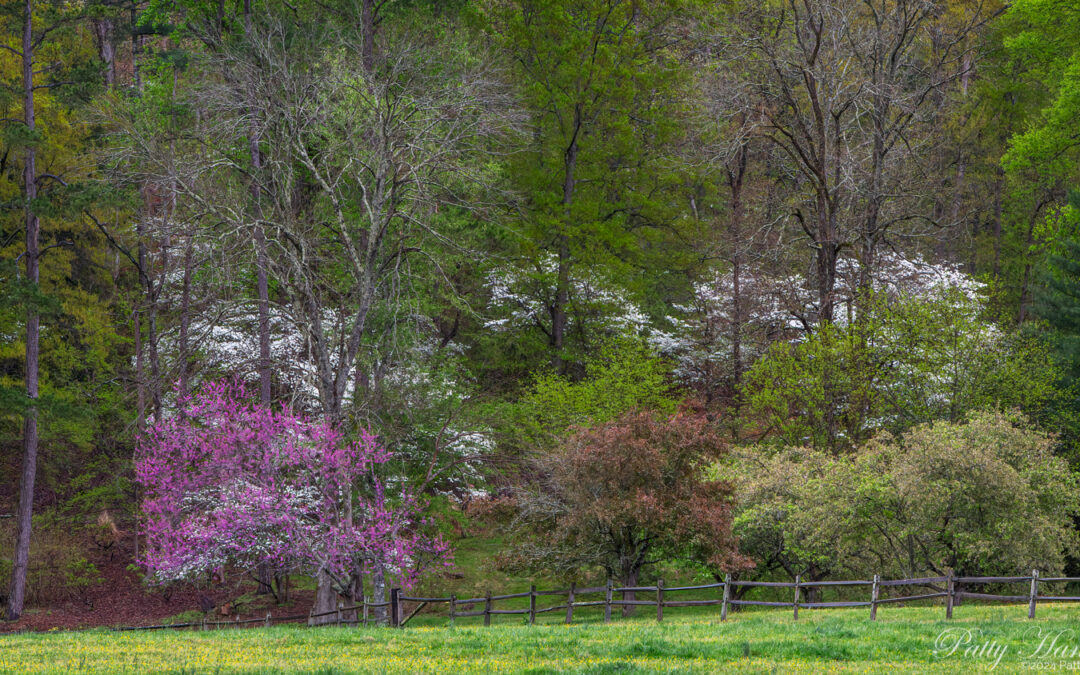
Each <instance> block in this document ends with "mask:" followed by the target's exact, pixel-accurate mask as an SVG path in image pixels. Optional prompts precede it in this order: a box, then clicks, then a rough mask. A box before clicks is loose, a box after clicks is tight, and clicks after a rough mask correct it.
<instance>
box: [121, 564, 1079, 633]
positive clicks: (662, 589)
mask: <svg viewBox="0 0 1080 675" xmlns="http://www.w3.org/2000/svg"><path fill="white" fill-rule="evenodd" d="M1040 583H1042V584H1048V583H1057V584H1067V583H1080V577H1045V578H1040V577H1039V572H1038V570H1032V572H1031V574H1030V575H1029V576H1013V577H971V576H968V577H958V576H953V575H951V574H950V575H947V576H940V577H918V578H914V579H881V578H880V577H879V576H877V575H875V576H874V578H873V579H872V580H850V581H803V580H802V578H801V577H800V576H796V577H795V580H794V581H739V580H733V579H732V578H731V575H726V576H725V577H724V581H720V582H716V583H711V584H699V585H695V586H673V587H667V586H665V585H664V581H663V579H660V580H658V581H657V582H656V585H654V586H615V585H614V584H613V583H612V582H611V581H609V582H608V583H607V585H605V586H585V587H578V586H576V585H575V584H571V585H570V587H569V588H562V589H553V590H537V588H536V586H532V587H530V589H529V590H528V591H526V592H521V593H506V594H502V595H491V594H486V595H484V596H483V597H477V598H458V597H457V596H456V595H451V596H449V597H445V598H442V597H427V596H411V595H404V594H403V593H402V592H401V589H399V588H392V589H390V599H389V600H388V601H384V602H374V601H371V600H370V599H369V598H367V597H365V598H364V599H363V602H361V603H359V604H355V605H351V606H344V605H342V604H339V605H338V607H337V609H335V610H332V611H329V612H320V613H309V614H293V615H285V616H276V617H275V616H273V615H272V614H267V615H266V616H265V617H264V618H257V619H240V617H239V616H237V617H236V619H234V620H232V621H229V620H224V621H210V620H205V619H204V620H203V621H197V622H189V623H172V624H158V625H152V626H125V627H120V628H116V629H114V630H118V631H127V630H160V629H168V628H172V629H182V628H188V629H197V630H216V629H221V628H240V627H244V626H271V625H274V624H279V623H290V622H299V621H304V622H306V623H307V624H308V625H312V626H318V625H333V626H366V625H369V624H388V625H390V626H392V627H397V628H404V627H405V626H406V625H407V624H408V622H409V621H410V620H411V619H412V618H413V617H415V616H416V615H417V614H418V613H419V612H420V611H421V610H422V609H424V608H425V607H428V606H438V605H442V604H445V605H446V606H447V610H446V613H447V616H448V617H449V619H450V622H451V623H453V622H454V621H455V620H457V619H461V618H467V617H483V619H484V625H485V626H488V625H491V617H493V616H502V615H521V616H527V617H528V622H529V623H530V624H534V623H536V617H537V615H538V614H546V613H548V612H562V611H565V612H566V615H565V623H571V622H572V621H573V620H574V610H576V609H580V608H586V607H602V608H603V610H604V621H605V622H608V621H611V609H612V608H613V607H655V608H656V620H657V621H663V619H664V609H665V608H669V607H670V608H679V607H715V606H719V607H720V619H721V620H725V619H727V615H728V609H729V607H742V606H754V607H786V608H789V609H791V610H792V616H793V618H795V619H798V618H799V610H800V609H831V608H840V607H846V608H853V607H869V608H870V620H871V621H873V620H875V619H876V618H877V611H878V607H879V606H881V605H889V604H895V603H900V602H917V601H921V600H936V599H938V598H944V599H945V618H947V619H951V618H952V615H953V608H954V606H955V605H956V601H957V600H958V599H969V600H983V601H991V602H1003V603H1027V605H1028V618H1030V619H1034V618H1035V608H1036V605H1037V604H1038V603H1039V602H1080V596H1071V595H1039V584H1040ZM987 584H999V585H1004V586H1008V585H1016V584H1022V585H1024V586H1026V590H1027V592H1026V593H1024V594H1014V595H1003V594H993V593H980V592H975V591H969V590H959V589H958V586H959V587H962V588H966V587H974V586H983V585H987ZM859 587H863V588H865V587H869V591H870V597H869V599H866V600H840V601H833V602H821V601H818V600H804V599H803V594H804V593H805V592H806V591H808V590H816V589H823V588H859ZM905 587H906V588H908V589H910V590H909V593H911V591H918V590H922V591H923V592H915V593H911V594H909V595H890V596H888V597H885V596H884V591H885V589H890V588H901V589H903V588H905ZM920 587H922V588H921V589H920ZM756 588H760V589H788V590H790V591H791V593H792V595H791V598H792V599H791V600H790V601H782V600H780V601H777V600H752V599H747V598H745V597H734V592H735V591H737V589H746V590H750V589H756ZM709 590H712V591H715V592H716V593H717V596H718V597H714V598H705V599H701V598H696V599H690V600H679V599H672V598H670V597H669V596H670V594H673V593H682V592H687V591H709ZM601 593H602V594H603V599H591V598H590V599H581V597H580V596H596V595H598V594H601ZM616 594H619V596H621V597H616ZM639 596H640V597H639ZM547 597H557V598H559V600H556V602H557V603H559V604H554V605H548V606H539V603H540V600H541V599H542V598H547ZM526 598H527V599H528V601H529V603H528V607H527V608H515V609H505V608H504V609H496V608H495V607H494V604H495V603H496V602H501V601H506V600H522V599H526ZM404 603H414V604H415V605H416V606H415V607H414V608H413V609H412V611H411V612H409V613H408V614H406V613H405V611H404V610H405V605H404ZM477 605H480V606H482V609H475V607H476V606H477ZM373 610H383V611H381V612H375V611H373ZM330 617H332V618H330ZM319 619H321V621H320V620H319Z"/></svg>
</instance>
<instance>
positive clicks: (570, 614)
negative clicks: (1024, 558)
mask: <svg viewBox="0 0 1080 675" xmlns="http://www.w3.org/2000/svg"><path fill="white" fill-rule="evenodd" d="M576 589H577V583H576V582H573V581H571V582H570V590H569V591H567V592H566V623H572V622H573V621H574V591H575V590H576Z"/></svg>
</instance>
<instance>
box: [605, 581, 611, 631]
mask: <svg viewBox="0 0 1080 675" xmlns="http://www.w3.org/2000/svg"><path fill="white" fill-rule="evenodd" d="M611 586H612V584H611V577H608V580H607V588H605V589H604V623H611Z"/></svg>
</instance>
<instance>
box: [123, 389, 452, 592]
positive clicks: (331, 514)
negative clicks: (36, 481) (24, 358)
mask: <svg viewBox="0 0 1080 675" xmlns="http://www.w3.org/2000/svg"><path fill="white" fill-rule="evenodd" d="M389 458H390V453H389V452H387V450H386V449H385V448H384V447H383V446H382V445H381V444H380V443H379V441H378V439H377V438H376V437H375V436H374V435H373V434H372V433H371V432H370V431H369V430H366V429H364V430H362V431H361V432H360V434H359V437H358V438H356V439H354V440H347V439H346V438H345V437H344V436H343V434H341V433H340V432H339V431H338V430H336V429H334V428H333V427H331V426H330V425H329V424H326V423H324V422H316V421H312V420H309V419H307V418H305V417H303V416H300V415H297V414H294V413H292V412H291V411H290V410H288V409H287V408H285V407H284V406H282V407H281V408H278V409H273V408H270V407H267V406H262V405H258V404H254V403H250V402H247V401H246V397H245V394H244V390H243V387H242V386H241V385H240V384H237V383H231V382H224V381H221V382H208V383H205V384H204V385H203V386H202V387H201V388H200V389H199V391H198V392H197V393H196V394H194V395H192V396H190V397H187V398H185V399H182V400H181V401H180V402H179V409H178V412H177V414H175V415H173V416H172V417H169V418H167V419H163V420H162V421H161V422H159V423H158V424H156V425H155V426H154V427H153V428H151V429H150V430H149V431H148V433H147V434H146V435H145V437H143V438H142V439H141V440H140V443H139V450H138V455H137V458H136V467H135V470H136V477H137V480H138V482H139V484H140V485H141V486H142V487H143V489H144V490H145V495H144V499H143V502H142V510H143V514H144V516H145V518H146V526H145V532H146V554H145V556H144V557H143V558H142V560H141V562H142V564H144V565H145V566H146V567H147V569H148V571H149V572H150V573H151V574H152V575H153V576H154V578H156V579H157V580H159V581H163V582H164V581H173V580H179V579H190V578H193V577H196V576H198V575H201V574H205V573H208V572H212V571H214V570H217V569H220V568H222V567H224V566H226V565H231V566H234V567H238V568H241V569H247V570H254V569H255V568H256V567H259V566H263V565H266V566H269V568H270V569H272V570H274V571H276V572H300V573H308V574H311V575H316V574H318V573H319V572H320V571H322V572H325V573H327V574H329V575H330V577H331V578H332V579H334V580H336V581H337V582H338V583H339V584H340V585H341V586H344V584H345V583H346V580H347V579H348V578H349V576H350V574H353V573H355V572H357V571H360V572H368V571H371V569H372V567H373V566H374V565H380V566H381V567H382V568H383V569H384V570H387V571H389V572H390V573H391V574H393V575H394V576H396V577H397V578H398V580H399V581H400V582H401V583H403V584H406V585H410V584H411V583H412V582H413V581H415V579H416V576H417V575H418V574H419V572H420V571H421V570H422V569H423V568H424V567H425V566H426V565H430V564H431V563H433V562H445V560H446V559H447V557H448V549H447V547H446V545H445V544H444V543H443V542H442V541H441V540H440V539H439V538H438V537H427V536H424V535H423V534H422V533H421V532H419V527H418V526H419V525H421V524H422V522H421V520H420V519H419V515H418V514H419V509H418V506H417V503H416V500H415V499H414V498H413V497H412V496H411V495H409V494H407V493H402V494H400V495H393V496H392V497H391V496H390V495H388V494H387V492H386V490H385V489H384V486H383V483H382V482H381V481H380V480H379V478H378V477H377V476H376V473H375V469H376V467H377V466H378V465H380V464H384V463H385V462H386V461H387V460H388V459H389Z"/></svg>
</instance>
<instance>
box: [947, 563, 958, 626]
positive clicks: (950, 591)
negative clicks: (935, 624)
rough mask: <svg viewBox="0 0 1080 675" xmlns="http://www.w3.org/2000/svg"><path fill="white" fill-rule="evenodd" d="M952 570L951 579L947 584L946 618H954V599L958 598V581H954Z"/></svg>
mask: <svg viewBox="0 0 1080 675" xmlns="http://www.w3.org/2000/svg"><path fill="white" fill-rule="evenodd" d="M954 579H955V578H954V577H953V572H952V570H949V578H948V580H947V581H946V583H945V618H946V619H951V618H952V608H953V602H954V601H955V600H954V598H955V596H956V581H955V580H954Z"/></svg>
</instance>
